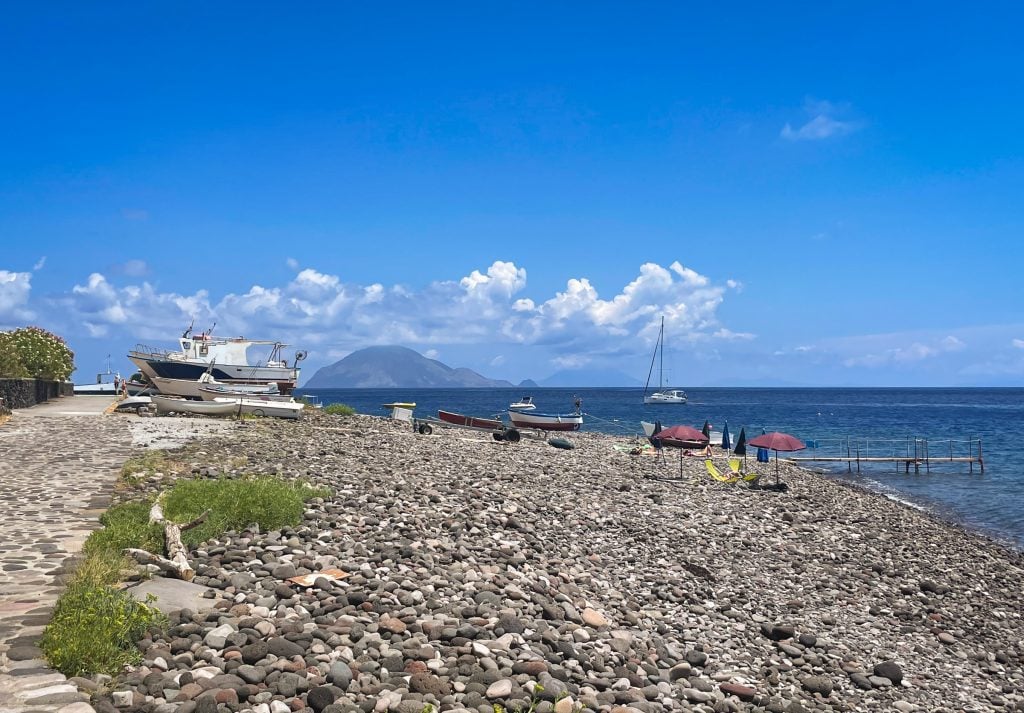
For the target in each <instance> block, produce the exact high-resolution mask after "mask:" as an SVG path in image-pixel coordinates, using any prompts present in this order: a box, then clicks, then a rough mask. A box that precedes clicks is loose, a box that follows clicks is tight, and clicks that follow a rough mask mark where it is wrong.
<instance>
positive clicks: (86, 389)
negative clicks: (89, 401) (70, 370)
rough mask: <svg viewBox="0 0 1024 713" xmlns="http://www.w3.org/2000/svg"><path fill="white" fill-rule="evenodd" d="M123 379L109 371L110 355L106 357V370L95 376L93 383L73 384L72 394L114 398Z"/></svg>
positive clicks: (118, 374)
mask: <svg viewBox="0 0 1024 713" xmlns="http://www.w3.org/2000/svg"><path fill="white" fill-rule="evenodd" d="M123 383H124V379H122V378H121V374H120V373H118V372H116V371H111V370H110V355H109V354H108V355H107V370H106V371H104V372H100V373H99V374H97V375H96V381H95V383H90V384H75V386H74V392H75V395H76V396H78V395H80V396H116V395H117V394H118V393H120V391H121V385H122V384H123Z"/></svg>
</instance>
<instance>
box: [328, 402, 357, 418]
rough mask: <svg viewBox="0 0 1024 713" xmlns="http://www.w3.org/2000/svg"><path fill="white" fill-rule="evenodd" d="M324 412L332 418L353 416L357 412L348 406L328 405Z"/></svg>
mask: <svg viewBox="0 0 1024 713" xmlns="http://www.w3.org/2000/svg"><path fill="white" fill-rule="evenodd" d="M323 412H324V413H329V414H331V415H332V416H351V415H353V414H354V413H355V412H356V410H355V409H354V408H352V407H351V406H348V405H347V404H327V405H326V406H324V408H323Z"/></svg>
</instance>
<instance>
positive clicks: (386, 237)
mask: <svg viewBox="0 0 1024 713" xmlns="http://www.w3.org/2000/svg"><path fill="white" fill-rule="evenodd" d="M1022 19H1024V10H1021V9H1020V8H1019V6H1016V5H1014V4H1011V3H995V4H990V5H986V6H985V9H984V12H981V11H972V12H970V13H966V12H964V11H963V10H962V8H961V6H955V5H943V4H938V5H937V4H935V3H928V4H926V3H907V4H899V7H892V6H891V4H874V5H872V4H864V3H857V4H853V3H829V4H827V7H826V6H825V5H816V6H813V7H809V6H807V5H806V4H795V3H794V4H770V5H765V4H763V3H749V4H736V5H733V6H731V7H730V8H729V9H728V10H725V9H695V8H688V7H685V6H683V5H682V4H668V3H665V4H638V3H630V4H628V5H625V4H611V3H563V4H557V5H556V6H552V4H550V3H535V4H529V3H517V4H514V5H513V4H508V5H497V4H473V5H471V4H467V3H461V4H453V5H447V6H437V5H436V4H432V5H423V4H421V3H416V4H392V5H388V6H386V7H378V8H370V7H369V6H367V7H362V6H356V5H355V4H349V5H341V4H337V3H323V4H316V3H312V4H307V5H304V6H303V7H302V8H301V11H297V10H295V9H294V8H290V7H285V6H282V5H279V4H265V3H247V4H245V5H244V6H243V5H237V4H236V5H217V6H215V7H211V6H210V5H209V4H207V5H200V4H188V3H186V4H180V5H176V6H174V7H173V8H169V7H168V8H156V7H155V6H152V5H139V4H137V3H121V4H118V3H110V4H106V5H103V6H102V7H100V8H97V7H96V6H88V7H87V6H82V5H81V4H73V3H68V4H65V5H52V4H48V5H46V6H45V7H39V8H35V7H30V6H24V7H21V8H17V9H11V10H8V12H7V13H6V14H5V20H6V21H5V22H4V23H3V25H2V26H0V59H2V60H3V61H2V63H0V93H2V96H3V97H4V98H5V106H6V108H5V111H3V112H0V240H2V243H3V246H4V247H3V250H2V252H0V328H9V327H16V326H20V325H23V324H39V325H41V326H43V327H46V328H49V329H52V330H54V331H57V332H59V333H61V334H63V335H65V336H66V338H67V339H68V341H69V342H70V344H71V346H72V348H74V349H75V351H76V353H77V354H78V360H77V362H78V366H79V368H80V371H79V373H78V374H76V378H83V377H85V378H88V375H89V374H91V373H94V372H95V371H97V370H99V369H100V368H101V367H102V366H103V362H104V360H105V357H106V354H108V353H110V354H112V362H113V365H114V367H115V368H121V369H124V370H127V369H128V368H129V365H128V362H127V360H126V359H124V358H123V355H124V354H125V353H126V352H127V350H128V349H129V348H131V347H132V346H133V345H134V344H135V343H136V342H145V343H161V344H165V345H168V346H169V345H170V343H171V340H173V339H174V338H175V337H176V336H177V335H178V334H179V333H180V332H181V331H182V330H183V329H184V327H185V326H187V324H188V322H189V321H190V320H191V318H192V317H193V316H194V317H195V318H196V324H197V327H200V326H202V327H205V326H208V324H209V323H212V322H214V321H216V323H217V331H218V332H221V333H224V334H234V335H237V334H244V335H245V336H251V337H255V338H267V337H269V338H282V339H284V340H286V341H288V342H289V343H292V344H296V345H297V346H300V347H302V348H305V349H307V350H308V351H309V352H310V357H309V360H308V361H307V362H306V370H305V376H306V377H308V376H311V375H312V372H313V371H314V370H315V369H316V368H317V367H318V366H321V365H324V364H327V363H331V362H333V361H335V360H337V359H338V358H341V357H342V356H344V355H345V354H347V353H349V352H350V351H352V350H354V349H358V348H361V347H365V346H370V345H373V344H385V343H399V344H403V345H405V346H409V347H412V348H414V349H417V350H418V351H420V352H424V353H428V354H429V355H431V356H436V357H437V358H440V359H441V360H443V361H445V362H446V363H448V364H451V365H453V366H468V367H470V368H474V369H476V370H477V371H480V372H482V373H484V374H486V375H488V376H492V377H497V378H508V379H512V380H519V379H523V378H535V379H542V378H544V377H546V376H548V375H549V374H551V373H553V372H555V371H558V370H561V369H617V370H619V371H622V372H624V373H626V374H628V375H630V376H632V377H633V378H635V379H639V380H640V381H642V380H643V379H644V378H645V377H646V373H647V367H648V364H649V358H650V353H651V349H652V347H653V340H654V338H655V336H656V333H657V324H658V321H659V320H660V317H661V316H662V315H665V316H666V323H667V332H668V335H669V336H668V340H669V345H670V347H671V351H670V365H671V367H672V381H673V382H675V383H676V384H678V385H680V386H683V387H686V386H700V385H748V384H768V385H775V384H779V385H837V386H846V385H851V386H856V385H881V386H890V385H891V386H899V385H1024V317H1022V310H1021V302H1022V299H1021V294H1022V293H1024V292H1022V289H1021V287H1020V285H1019V282H1020V280H1019V279H1018V273H1019V272H1020V268H1021V267H1024V247H1022V240H1021V238H1022V233H1024V231H1022V228H1024V201H1022V199H1021V196H1022V195H1024V190H1022V189H1024V159H1022V156H1024V133H1022V132H1021V130H1020V127H1021V126H1024V61H1022V50H1021V44H1020V42H1019V38H1018V28H1019V27H1020V25H1021V21H1022Z"/></svg>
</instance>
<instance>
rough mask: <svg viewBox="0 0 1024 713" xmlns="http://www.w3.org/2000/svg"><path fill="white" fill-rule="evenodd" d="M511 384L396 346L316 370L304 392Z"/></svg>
mask: <svg viewBox="0 0 1024 713" xmlns="http://www.w3.org/2000/svg"><path fill="white" fill-rule="evenodd" d="M512 386H515V384H513V383H512V382H510V381H505V380H503V379H488V378H487V377H486V376H481V375H480V374H478V373H477V372H475V371H473V370H472V369H466V368H464V367H460V368H454V369H453V368H452V367H450V366H448V365H447V364H444V363H442V362H440V361H438V360H436V359H428V358H427V357H425V356H423V355H422V354H420V353H419V352H417V351H415V350H414V349H409V348H408V347H400V346H397V345H390V346H376V347H366V348H365V349H359V350H357V351H354V352H352V353H351V354H349V355H348V356H347V357H345V358H344V359H342V360H340V361H337V362H335V363H334V364H331V365H329V366H325V367H322V368H320V369H319V370H317V372H316V373H315V374H313V378H312V379H310V380H309V381H308V382H306V384H305V385H304V386H303V388H306V389H372V388H395V387H397V388H408V389H435V388H440V389H458V388H472V387H477V388H487V387H512Z"/></svg>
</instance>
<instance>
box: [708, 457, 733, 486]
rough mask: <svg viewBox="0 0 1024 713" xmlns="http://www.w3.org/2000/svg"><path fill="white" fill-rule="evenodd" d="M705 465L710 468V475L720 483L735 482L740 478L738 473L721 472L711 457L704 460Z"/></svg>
mask: <svg viewBox="0 0 1024 713" xmlns="http://www.w3.org/2000/svg"><path fill="white" fill-rule="evenodd" d="M704 465H705V466H706V467H707V469H708V475H710V476H711V477H712V478H713V479H714V480H717V481H718V482H719V483H735V482H736V481H737V480H739V479H740V477H739V476H738V475H723V474H722V473H720V472H719V470H718V468H716V467H715V464H714V463H712V462H711V459H710V458H708V459H707V460H705V461H704Z"/></svg>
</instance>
